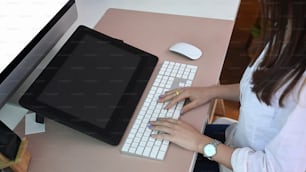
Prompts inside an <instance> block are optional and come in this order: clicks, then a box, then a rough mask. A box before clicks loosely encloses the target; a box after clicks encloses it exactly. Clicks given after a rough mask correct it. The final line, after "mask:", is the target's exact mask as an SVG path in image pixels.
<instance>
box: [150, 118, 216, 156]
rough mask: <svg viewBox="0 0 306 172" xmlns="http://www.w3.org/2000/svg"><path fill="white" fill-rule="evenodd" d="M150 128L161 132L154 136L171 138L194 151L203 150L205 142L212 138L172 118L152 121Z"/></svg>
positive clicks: (171, 140)
mask: <svg viewBox="0 0 306 172" xmlns="http://www.w3.org/2000/svg"><path fill="white" fill-rule="evenodd" d="M149 128H151V129H152V130H156V131H159V134H153V135H152V137H153V138H155V139H165V140H169V141H170V142H172V143H175V144H177V145H179V146H181V147H183V148H185V149H188V150H191V151H194V152H201V151H202V147H203V145H204V143H208V142H209V141H211V140H212V139H211V138H209V137H207V136H204V135H202V134H201V132H200V131H198V130H196V129H195V128H193V127H192V126H191V125H189V124H187V123H185V122H183V121H180V120H175V119H171V118H159V119H157V120H156V121H151V122H150V127H149Z"/></svg>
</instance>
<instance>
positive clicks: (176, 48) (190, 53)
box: [169, 42, 202, 60]
mask: <svg viewBox="0 0 306 172" xmlns="http://www.w3.org/2000/svg"><path fill="white" fill-rule="evenodd" d="M169 50H170V51H172V52H175V53H178V54H181V55H183V56H185V57H187V58H189V59H191V60H197V59H199V58H200V57H201V56H202V51H201V50H200V49H199V48H198V47H196V46H194V45H192V44H190V43H186V42H178V43H175V44H174V45H172V46H171V47H170V48H169Z"/></svg>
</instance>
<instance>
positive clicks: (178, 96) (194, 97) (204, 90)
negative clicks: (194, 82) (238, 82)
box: [158, 87, 214, 114]
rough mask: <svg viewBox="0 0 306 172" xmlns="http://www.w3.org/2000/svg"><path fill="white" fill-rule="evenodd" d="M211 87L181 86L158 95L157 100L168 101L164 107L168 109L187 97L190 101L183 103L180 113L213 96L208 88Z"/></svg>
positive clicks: (205, 101) (199, 104)
mask: <svg viewBox="0 0 306 172" xmlns="http://www.w3.org/2000/svg"><path fill="white" fill-rule="evenodd" d="M211 88H212V87H183V88H176V89H173V90H170V91H167V92H166V93H165V94H163V95H161V96H160V97H159V100H158V102H160V103H164V102H167V101H169V103H168V104H167V105H166V106H165V109H170V108H171V107H172V106H174V105H175V104H176V103H178V102H179V101H182V100H184V99H188V100H189V101H190V102H189V103H188V104H187V105H185V106H184V107H183V109H182V111H181V114H183V113H185V112H187V111H190V110H191V109H193V108H196V107H198V106H201V105H203V104H205V103H207V102H208V101H210V100H211V99H212V98H213V97H214V96H213V94H212V91H211V90H210V89H211Z"/></svg>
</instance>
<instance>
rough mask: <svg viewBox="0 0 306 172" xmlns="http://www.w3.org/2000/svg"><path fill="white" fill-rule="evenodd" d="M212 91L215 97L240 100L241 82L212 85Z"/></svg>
mask: <svg viewBox="0 0 306 172" xmlns="http://www.w3.org/2000/svg"><path fill="white" fill-rule="evenodd" d="M210 89H211V92H212V94H213V98H215V99H216V98H220V99H226V100H232V101H239V98H240V84H229V85H218V86H212V87H211V88H210Z"/></svg>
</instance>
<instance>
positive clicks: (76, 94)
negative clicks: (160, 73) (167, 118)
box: [20, 26, 158, 145]
mask: <svg viewBox="0 0 306 172" xmlns="http://www.w3.org/2000/svg"><path fill="white" fill-rule="evenodd" d="M157 60H158V58H157V57H156V56H154V55H152V54H150V53H147V52H144V51H142V50H140V49H137V48H135V47H132V46H130V45H128V44H125V43H124V42H123V41H121V40H117V39H114V38H111V37H109V36H107V35H104V34H102V33H100V32H97V31H95V30H92V29H90V28H87V27H85V26H80V27H79V28H78V29H77V30H76V31H75V32H74V33H73V34H72V36H71V37H70V38H69V39H68V40H67V42H66V43H65V44H64V46H63V47H62V48H61V49H60V50H59V52H58V53H57V54H56V56H55V57H54V58H53V60H52V61H51V62H50V63H49V64H48V66H47V67H46V68H45V69H44V71H43V72H42V73H41V74H40V76H39V77H38V78H37V79H36V80H35V81H34V83H33V84H32V85H31V87H30V88H29V89H28V90H27V91H26V93H25V94H24V96H22V98H21V100H20V103H21V105H23V106H24V107H26V108H28V109H30V110H32V111H34V112H36V113H37V114H39V115H42V116H45V117H48V118H51V119H53V120H56V121H58V122H60V123H63V124H65V125H68V126H70V127H72V128H74V129H76V130H79V131H81V132H84V133H86V134H88V135H91V136H93V137H95V138H97V139H99V140H102V141H104V142H106V143H109V144H112V145H117V144H119V142H120V139H121V137H122V136H123V134H124V131H125V129H126V127H127V125H128V123H129V121H130V118H131V117H132V114H133V112H134V110H135V108H136V106H137V104H138V101H139V99H140V97H141V95H142V93H143V91H144V89H145V87H146V85H147V82H148V81H149V79H150V76H151V74H152V72H153V70H154V67H155V66H156V64H157Z"/></svg>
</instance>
